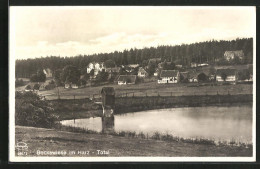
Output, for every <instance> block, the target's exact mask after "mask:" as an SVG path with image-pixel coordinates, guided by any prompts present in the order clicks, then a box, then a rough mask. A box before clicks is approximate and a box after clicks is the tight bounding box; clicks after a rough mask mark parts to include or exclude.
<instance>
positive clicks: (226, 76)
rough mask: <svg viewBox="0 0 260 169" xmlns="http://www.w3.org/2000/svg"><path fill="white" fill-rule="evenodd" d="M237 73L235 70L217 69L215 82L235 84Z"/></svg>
mask: <svg viewBox="0 0 260 169" xmlns="http://www.w3.org/2000/svg"><path fill="white" fill-rule="evenodd" d="M236 80H237V72H236V70H235V69H217V71H216V81H217V82H224V81H226V82H236Z"/></svg>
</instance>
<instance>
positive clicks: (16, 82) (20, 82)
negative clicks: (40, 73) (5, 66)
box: [15, 79, 24, 87]
mask: <svg viewBox="0 0 260 169" xmlns="http://www.w3.org/2000/svg"><path fill="white" fill-rule="evenodd" d="M23 85H24V82H23V79H20V80H19V79H16V80H15V87H19V86H23Z"/></svg>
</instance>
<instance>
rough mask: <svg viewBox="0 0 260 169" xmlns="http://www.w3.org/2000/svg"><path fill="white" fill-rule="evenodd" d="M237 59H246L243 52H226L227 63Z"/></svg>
mask: <svg viewBox="0 0 260 169" xmlns="http://www.w3.org/2000/svg"><path fill="white" fill-rule="evenodd" d="M235 57H237V58H238V59H240V60H242V59H243V58H244V52H243V50H236V51H225V53H224V58H225V59H226V60H227V61H231V60H233V59H235Z"/></svg>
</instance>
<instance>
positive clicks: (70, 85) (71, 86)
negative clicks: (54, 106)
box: [64, 82, 79, 89]
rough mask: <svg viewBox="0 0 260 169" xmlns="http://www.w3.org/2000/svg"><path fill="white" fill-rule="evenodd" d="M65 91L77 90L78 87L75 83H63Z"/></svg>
mask: <svg viewBox="0 0 260 169" xmlns="http://www.w3.org/2000/svg"><path fill="white" fill-rule="evenodd" d="M64 88H65V89H70V88H72V89H78V88H79V86H78V85H77V84H76V83H72V82H65V86H64Z"/></svg>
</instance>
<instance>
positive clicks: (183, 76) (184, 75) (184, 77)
mask: <svg viewBox="0 0 260 169" xmlns="http://www.w3.org/2000/svg"><path fill="white" fill-rule="evenodd" d="M188 75H189V72H180V81H181V82H188V81H189V80H188Z"/></svg>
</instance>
